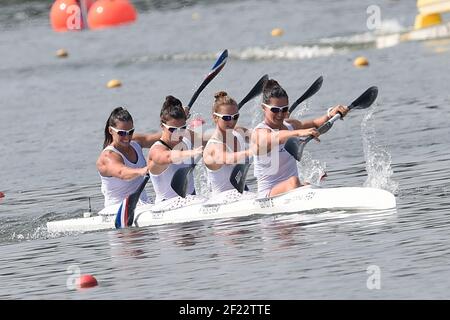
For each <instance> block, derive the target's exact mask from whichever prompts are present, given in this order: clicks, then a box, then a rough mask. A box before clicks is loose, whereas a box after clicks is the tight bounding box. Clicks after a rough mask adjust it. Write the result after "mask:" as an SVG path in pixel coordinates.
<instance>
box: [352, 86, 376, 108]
mask: <svg viewBox="0 0 450 320" xmlns="http://www.w3.org/2000/svg"><path fill="white" fill-rule="evenodd" d="M377 96H378V88H377V87H370V88H369V89H367V90H366V91H364V93H363V94H362V95H360V96H359V97H358V98H356V100H355V101H353V102H352V103H351V104H350V105H349V106H348V108H349V110H351V109H365V108H368V107H370V106H371V105H372V103H373V102H374V101H375V99H376V98H377Z"/></svg>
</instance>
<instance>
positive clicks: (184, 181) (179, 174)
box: [170, 165, 195, 198]
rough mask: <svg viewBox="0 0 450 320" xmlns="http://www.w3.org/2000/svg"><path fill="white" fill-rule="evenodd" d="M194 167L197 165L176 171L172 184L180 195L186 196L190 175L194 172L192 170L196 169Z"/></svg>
mask: <svg viewBox="0 0 450 320" xmlns="http://www.w3.org/2000/svg"><path fill="white" fill-rule="evenodd" d="M194 168H195V165H191V166H189V167H184V168H180V169H178V170H177V171H175V174H174V175H173V177H172V181H171V182H170V186H171V187H172V189H173V190H174V191H175V192H176V193H177V195H179V196H180V197H182V198H186V191H187V185H188V175H189V174H190V173H191V172H192V170H194Z"/></svg>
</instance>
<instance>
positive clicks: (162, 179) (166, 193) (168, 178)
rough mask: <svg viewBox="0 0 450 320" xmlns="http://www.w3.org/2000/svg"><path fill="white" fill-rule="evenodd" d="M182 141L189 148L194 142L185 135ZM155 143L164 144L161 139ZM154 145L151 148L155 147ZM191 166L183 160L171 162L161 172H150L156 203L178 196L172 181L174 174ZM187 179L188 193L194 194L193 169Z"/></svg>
mask: <svg viewBox="0 0 450 320" xmlns="http://www.w3.org/2000/svg"><path fill="white" fill-rule="evenodd" d="M182 142H183V143H184V144H185V145H186V147H187V150H191V149H192V143H191V141H190V140H189V139H188V138H186V137H183V140H182ZM155 145H164V144H163V143H161V141H157V142H155V143H154V144H153V146H155ZM153 146H152V147H151V148H153ZM151 148H150V150H151ZM188 160H189V159H188ZM189 166H190V163H188V162H187V161H183V162H181V163H177V164H175V163H171V164H169V166H168V167H167V168H166V169H165V170H164V171H163V172H161V173H160V174H152V173H151V172H150V179H151V180H152V184H153V189H154V190H155V194H156V198H155V203H159V202H161V201H164V200H168V199H171V198H175V197H178V194H177V193H176V192H175V191H174V190H173V189H172V187H171V185H170V183H171V182H172V178H173V175H174V174H175V172H176V171H177V170H178V169H180V168H184V167H189ZM187 179H188V185H187V194H194V193H195V187H194V174H193V171H192V172H191V173H190V174H189V175H188V177H187Z"/></svg>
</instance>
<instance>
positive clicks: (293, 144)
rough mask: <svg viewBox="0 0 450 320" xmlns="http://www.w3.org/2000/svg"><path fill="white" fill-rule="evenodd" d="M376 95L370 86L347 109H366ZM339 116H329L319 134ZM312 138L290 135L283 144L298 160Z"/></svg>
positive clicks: (319, 129) (325, 130) (376, 91)
mask: <svg viewBox="0 0 450 320" xmlns="http://www.w3.org/2000/svg"><path fill="white" fill-rule="evenodd" d="M377 95H378V88H377V87H370V88H369V89H367V90H366V91H365V92H364V93H363V94H362V95H360V96H359V97H358V98H357V99H356V100H355V101H353V102H352V103H351V104H350V105H349V106H348V109H349V111H350V110H352V109H366V108H368V107H370V106H371V105H372V103H373V102H374V101H375V99H376V98H377ZM341 118H343V117H342V114H341V113H338V114H336V115H335V116H334V117H333V118H331V119H330V120H328V121H327V122H325V123H324V124H323V125H321V126H320V127H319V128H318V129H317V130H318V131H319V132H320V134H324V133H326V132H327V131H328V130H330V128H331V127H332V126H333V123H334V122H335V121H336V120H338V119H341ZM312 139H314V136H312V135H310V136H308V137H307V138H306V139H305V140H301V139H299V138H296V137H292V138H289V139H288V140H287V141H286V143H285V144H284V148H285V149H286V151H287V152H289V153H290V154H291V155H292V156H293V157H294V158H295V160H297V161H300V160H301V158H302V155H303V149H304V148H305V145H306V144H307V143H308V142H309V141H311V140H312Z"/></svg>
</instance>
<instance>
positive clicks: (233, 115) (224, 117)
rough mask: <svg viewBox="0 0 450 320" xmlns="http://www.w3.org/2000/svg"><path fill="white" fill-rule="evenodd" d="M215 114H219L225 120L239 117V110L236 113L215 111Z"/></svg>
mask: <svg viewBox="0 0 450 320" xmlns="http://www.w3.org/2000/svg"><path fill="white" fill-rule="evenodd" d="M213 114H214V115H215V116H218V117H219V118H221V119H222V120H223V121H231V120H237V119H239V112H238V113H235V114H220V113H217V112H214V113H213Z"/></svg>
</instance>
